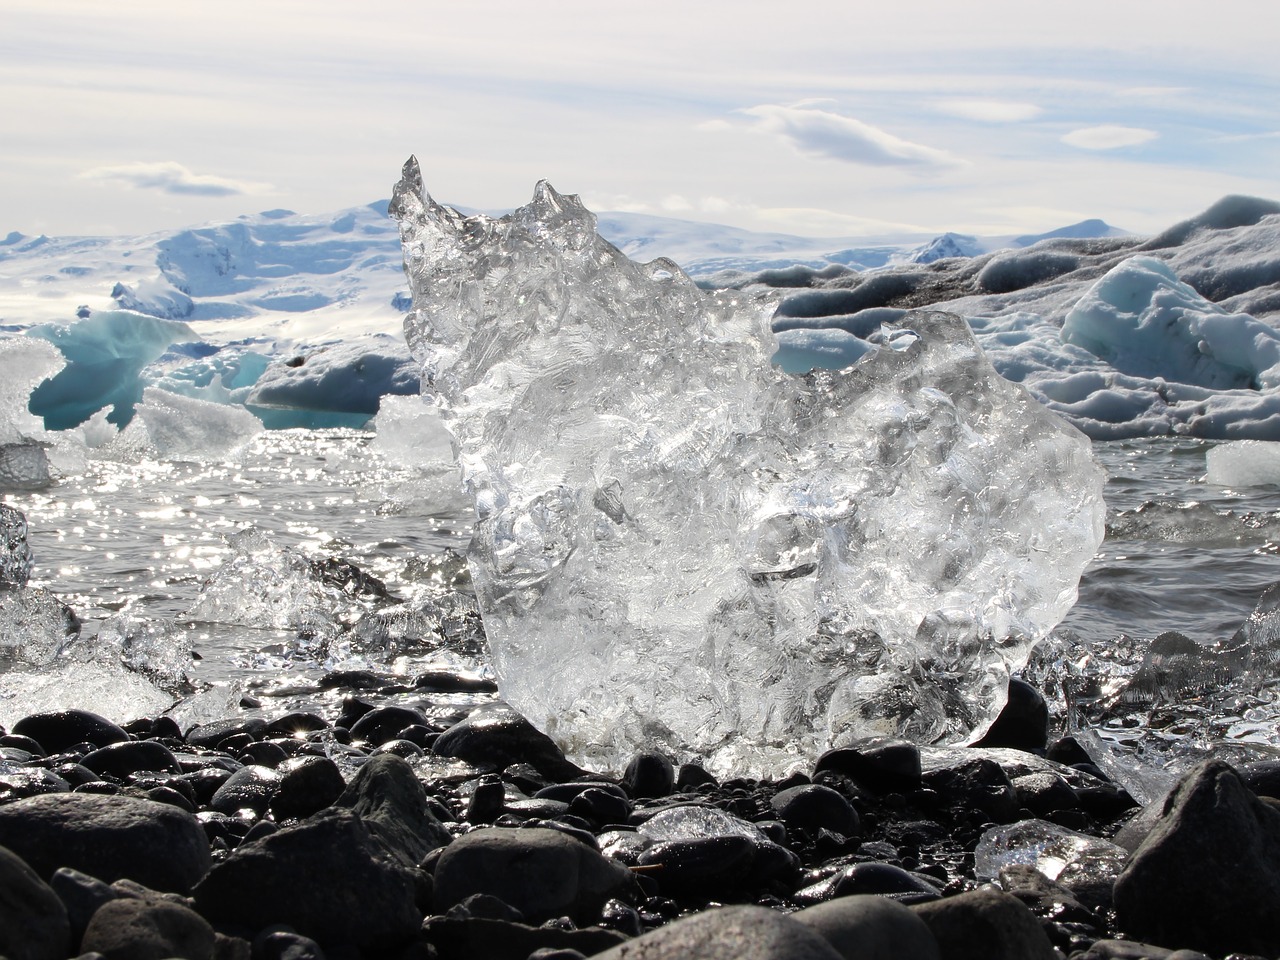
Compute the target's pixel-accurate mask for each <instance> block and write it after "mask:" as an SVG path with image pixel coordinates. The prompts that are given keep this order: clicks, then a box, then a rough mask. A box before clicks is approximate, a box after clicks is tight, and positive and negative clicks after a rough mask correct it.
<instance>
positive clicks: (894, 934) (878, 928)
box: [791, 895, 941, 960]
mask: <svg viewBox="0 0 1280 960" xmlns="http://www.w3.org/2000/svg"><path fill="white" fill-rule="evenodd" d="M791 919H793V920H795V921H797V922H799V923H803V924H804V925H805V926H806V927H808V928H809V929H810V930H813V931H814V932H815V933H818V934H821V936H822V937H823V939H824V940H826V941H827V942H828V943H829V944H831V946H833V947H835V949H836V950H837V951H838V952H839V953H840V954H841V956H843V957H845V958H846V960H907V958H910V960H941V954H940V953H939V952H938V942H937V940H935V939H934V936H933V934H932V933H930V932H929V928H928V927H927V926H925V923H924V921H923V920H921V919H920V918H919V917H918V916H916V915H915V914H914V913H912V912H911V911H910V910H909V909H907V908H906V907H905V906H903V905H902V904H900V903H896V902H895V901H893V900H890V899H889V898H887V897H879V896H858V895H854V896H845V897H840V898H839V899H836V900H831V901H829V902H827V903H820V904H817V905H816V906H812V907H806V908H805V909H803V910H797V911H796V912H795V913H793V914H791Z"/></svg>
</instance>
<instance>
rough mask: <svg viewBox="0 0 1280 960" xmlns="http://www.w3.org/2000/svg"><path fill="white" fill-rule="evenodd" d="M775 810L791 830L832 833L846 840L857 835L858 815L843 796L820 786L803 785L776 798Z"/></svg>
mask: <svg viewBox="0 0 1280 960" xmlns="http://www.w3.org/2000/svg"><path fill="white" fill-rule="evenodd" d="M772 804H773V809H774V810H775V811H776V812H777V814H778V818H779V819H780V820H782V822H783V823H785V824H786V825H787V829H788V830H804V831H805V832H807V833H809V834H817V833H818V831H819V830H833V831H835V832H836V833H840V834H843V835H844V836H846V837H853V836H857V834H858V812H857V811H856V810H854V809H853V805H852V804H850V803H849V801H848V800H846V799H845V798H844V797H843V796H842V795H841V794H840V793H838V792H837V791H835V790H832V789H831V788H830V787H824V786H822V785H821V784H814V783H810V784H804V785H801V786H796V787H791V788H789V789H786V790H781V791H779V792H778V793H776V794H774V796H773V800H772Z"/></svg>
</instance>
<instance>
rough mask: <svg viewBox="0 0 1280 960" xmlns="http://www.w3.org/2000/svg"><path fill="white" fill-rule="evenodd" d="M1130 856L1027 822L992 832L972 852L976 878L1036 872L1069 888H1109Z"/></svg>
mask: <svg viewBox="0 0 1280 960" xmlns="http://www.w3.org/2000/svg"><path fill="white" fill-rule="evenodd" d="M1128 856H1129V851H1127V850H1125V849H1124V847H1119V846H1116V845H1115V844H1114V843H1110V842H1109V841H1106V840H1101V839H1099V838H1098V837H1090V836H1088V835H1087V834H1083V833H1076V832H1075V831H1074V830H1068V829H1067V828H1066V827H1060V826H1058V825H1057V824H1056V823H1050V822H1048V821H1047V820H1023V821H1021V822H1019V823H1014V824H1011V825H1009V826H1003V827H992V828H991V829H990V830H988V831H987V832H986V833H984V834H983V835H982V837H981V839H979V840H978V846H977V847H976V848H975V849H974V851H973V875H974V876H975V877H977V878H978V879H979V880H995V879H997V878H998V877H999V876H1000V871H1001V870H1003V869H1004V868H1005V867H1010V866H1014V865H1019V864H1025V865H1027V866H1031V867H1034V868H1035V869H1036V870H1038V871H1040V872H1041V873H1042V874H1044V875H1045V876H1046V877H1048V878H1049V879H1050V880H1057V881H1058V882H1059V883H1061V884H1063V885H1064V886H1067V887H1072V888H1075V887H1080V886H1091V887H1092V886H1095V885H1098V884H1108V885H1109V884H1110V883H1111V882H1112V881H1113V880H1115V878H1116V877H1118V876H1119V875H1120V871H1121V870H1122V869H1123V868H1124V861H1125V858H1126V857H1128Z"/></svg>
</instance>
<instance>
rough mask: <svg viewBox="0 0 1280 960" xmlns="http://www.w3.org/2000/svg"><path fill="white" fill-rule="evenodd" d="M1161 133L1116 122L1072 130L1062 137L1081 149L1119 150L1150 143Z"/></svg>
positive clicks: (1064, 140) (1069, 144)
mask: <svg viewBox="0 0 1280 960" xmlns="http://www.w3.org/2000/svg"><path fill="white" fill-rule="evenodd" d="M1158 136H1160V134H1158V133H1156V131H1154V130H1147V129H1146V128H1144V127H1120V126H1116V125H1114V124H1109V123H1108V124H1102V125H1101V126H1097V127H1081V128H1080V129H1079V130H1072V131H1071V132H1070V133H1068V134H1066V135H1065V136H1063V138H1062V142H1063V143H1065V144H1066V145H1067V146H1069V147H1079V148H1080V149H1081V150H1118V149H1120V148H1121V147H1136V146H1138V145H1140V144H1143V143H1149V142H1150V141H1152V140H1154V139H1156V137H1158Z"/></svg>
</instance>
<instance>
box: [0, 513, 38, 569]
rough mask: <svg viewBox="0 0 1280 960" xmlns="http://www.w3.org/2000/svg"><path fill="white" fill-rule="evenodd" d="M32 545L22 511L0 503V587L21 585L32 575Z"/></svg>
mask: <svg viewBox="0 0 1280 960" xmlns="http://www.w3.org/2000/svg"><path fill="white" fill-rule="evenodd" d="M31 560H32V558H31V545H30V544H28V543H27V518H26V517H25V516H23V515H22V511H20V510H15V509H14V508H13V507H11V506H9V505H8V504H5V503H0V588H3V587H21V586H23V585H24V584H26V582H27V580H28V579H29V578H30V577H31Z"/></svg>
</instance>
